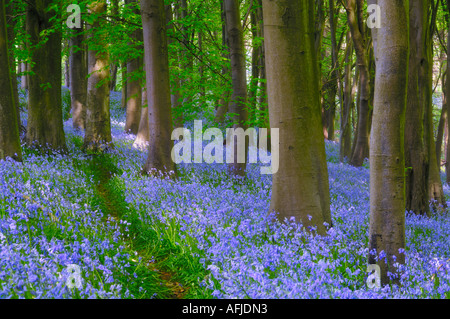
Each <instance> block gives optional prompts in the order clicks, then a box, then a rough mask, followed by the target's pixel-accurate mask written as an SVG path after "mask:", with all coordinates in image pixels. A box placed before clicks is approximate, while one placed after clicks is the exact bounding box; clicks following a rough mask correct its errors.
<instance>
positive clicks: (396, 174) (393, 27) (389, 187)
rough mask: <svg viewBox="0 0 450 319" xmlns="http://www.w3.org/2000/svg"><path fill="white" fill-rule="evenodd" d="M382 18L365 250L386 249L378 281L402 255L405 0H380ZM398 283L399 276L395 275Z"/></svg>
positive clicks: (384, 279) (402, 259)
mask: <svg viewBox="0 0 450 319" xmlns="http://www.w3.org/2000/svg"><path fill="white" fill-rule="evenodd" d="M378 5H379V6H380V8H381V13H382V15H383V17H384V19H382V20H381V28H380V29H378V31H377V33H378V35H377V37H378V38H377V53H376V56H377V73H376V80H375V100H374V112H373V121H372V137H371V144H370V225H369V251H372V250H375V251H376V252H377V254H379V253H380V252H381V251H384V252H385V253H386V258H380V259H379V260H378V261H376V260H375V256H374V255H372V254H370V255H369V264H378V265H379V266H380V270H381V274H380V275H381V276H380V277H381V284H382V285H386V284H388V283H389V281H390V279H389V277H388V272H391V273H396V268H395V267H394V263H396V262H398V263H400V264H403V263H404V262H405V254H404V253H399V249H400V248H403V249H404V248H405V247H406V243H405V172H404V169H405V159H404V134H405V133H404V128H403V127H404V121H405V109H406V92H407V79H408V55H409V49H408V46H409V45H408V42H409V39H408V30H407V29H406V31H405V26H408V19H409V16H408V7H409V6H408V1H407V0H398V1H392V0H378ZM394 281H395V282H396V283H398V282H399V279H398V278H397V279H396V280H394Z"/></svg>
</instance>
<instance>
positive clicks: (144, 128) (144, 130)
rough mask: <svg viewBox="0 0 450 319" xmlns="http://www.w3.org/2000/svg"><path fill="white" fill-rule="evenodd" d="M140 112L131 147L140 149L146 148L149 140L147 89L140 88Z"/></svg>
mask: <svg viewBox="0 0 450 319" xmlns="http://www.w3.org/2000/svg"><path fill="white" fill-rule="evenodd" d="M141 104H142V112H141V120H140V121H139V130H138V133H137V136H136V139H135V140H134V143H133V147H136V148H140V149H142V150H146V151H148V149H147V146H148V143H149V141H150V132H149V128H148V113H149V108H148V103H147V90H146V89H145V88H142V103H141Z"/></svg>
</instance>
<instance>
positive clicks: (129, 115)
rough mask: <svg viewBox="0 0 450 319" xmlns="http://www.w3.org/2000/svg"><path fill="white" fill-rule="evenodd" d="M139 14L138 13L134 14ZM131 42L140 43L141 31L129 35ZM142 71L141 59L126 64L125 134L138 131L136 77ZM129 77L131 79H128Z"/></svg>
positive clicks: (138, 86)
mask: <svg viewBox="0 0 450 319" xmlns="http://www.w3.org/2000/svg"><path fill="white" fill-rule="evenodd" d="M126 2H127V3H132V2H137V0H127V1H126ZM135 13H136V14H139V12H138V11H137V12H135ZM131 39H132V42H131V43H130V44H129V45H130V46H131V47H134V46H136V43H137V42H140V41H142V30H141V29H137V30H135V31H134V32H133V34H132V35H131ZM140 70H142V58H141V57H136V58H133V59H131V60H129V61H128V63H127V74H128V79H127V112H126V122H125V132H127V133H132V134H137V132H138V129H139V121H140V118H141V108H142V105H141V101H142V96H141V94H142V93H141V88H142V87H141V81H140V79H139V78H138V77H137V76H136V73H138V72H139V71H140ZM130 75H131V78H130Z"/></svg>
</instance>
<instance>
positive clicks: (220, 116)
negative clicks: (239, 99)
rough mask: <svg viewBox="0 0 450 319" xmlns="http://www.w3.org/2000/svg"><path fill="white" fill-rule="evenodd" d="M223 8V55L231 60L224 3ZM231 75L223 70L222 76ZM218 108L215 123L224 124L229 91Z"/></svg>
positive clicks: (225, 69) (220, 100)
mask: <svg viewBox="0 0 450 319" xmlns="http://www.w3.org/2000/svg"><path fill="white" fill-rule="evenodd" d="M220 6H221V19H222V46H223V48H224V49H225V50H224V53H223V55H222V58H223V59H229V58H230V46H229V41H228V35H227V19H226V12H225V9H224V3H223V1H221V2H220ZM229 73H230V70H229V69H228V67H225V66H224V67H223V68H222V75H223V76H227V75H228V74H229ZM218 104H219V105H218V107H217V109H216V116H215V119H214V121H215V122H216V123H223V122H224V120H225V115H226V114H227V112H228V105H229V92H228V91H227V90H225V91H224V93H223V96H222V98H221V99H219V103H218Z"/></svg>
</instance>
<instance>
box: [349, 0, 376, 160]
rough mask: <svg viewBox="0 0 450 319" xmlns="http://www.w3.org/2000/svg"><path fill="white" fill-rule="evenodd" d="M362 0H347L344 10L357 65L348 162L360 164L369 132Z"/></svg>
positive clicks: (366, 34)
mask: <svg viewBox="0 0 450 319" xmlns="http://www.w3.org/2000/svg"><path fill="white" fill-rule="evenodd" d="M363 4H364V1H363V0H347V4H346V8H345V9H346V10H347V18H348V24H349V26H350V32H351V34H352V39H353V45H354V48H355V52H356V60H357V64H358V67H359V87H358V95H359V108H358V125H357V132H356V134H355V143H354V150H353V154H352V157H351V159H350V164H352V165H354V166H361V165H362V164H363V162H364V159H365V158H367V157H368V155H369V133H370V123H369V122H370V105H369V102H370V90H371V88H370V73H369V51H368V45H367V36H368V33H367V32H366V31H365V21H364V20H363V15H362V11H363Z"/></svg>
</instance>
